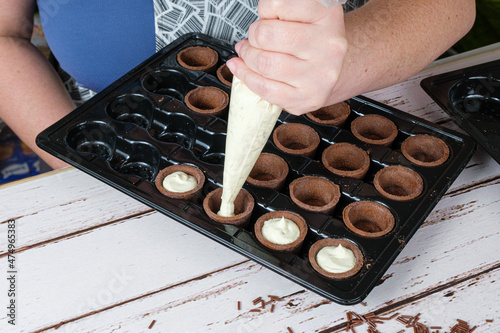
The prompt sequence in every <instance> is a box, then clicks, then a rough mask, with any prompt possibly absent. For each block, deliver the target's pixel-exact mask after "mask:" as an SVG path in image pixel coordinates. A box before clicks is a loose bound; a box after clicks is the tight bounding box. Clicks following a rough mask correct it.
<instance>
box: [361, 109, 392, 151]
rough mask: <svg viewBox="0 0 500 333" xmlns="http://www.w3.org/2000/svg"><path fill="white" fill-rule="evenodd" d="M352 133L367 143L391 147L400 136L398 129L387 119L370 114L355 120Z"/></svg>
mask: <svg viewBox="0 0 500 333" xmlns="http://www.w3.org/2000/svg"><path fill="white" fill-rule="evenodd" d="M351 132H352V134H354V136H355V137H356V138H358V140H361V141H363V142H365V143H368V144H372V145H379V146H386V147H389V146H390V145H391V144H392V142H393V141H394V139H396V136H397V135H398V128H397V127H396V124H394V123H393V122H392V121H391V120H389V119H387V118H386V117H383V116H379V115H376V114H369V115H365V116H361V117H359V118H356V119H354V121H353V122H352V123H351Z"/></svg>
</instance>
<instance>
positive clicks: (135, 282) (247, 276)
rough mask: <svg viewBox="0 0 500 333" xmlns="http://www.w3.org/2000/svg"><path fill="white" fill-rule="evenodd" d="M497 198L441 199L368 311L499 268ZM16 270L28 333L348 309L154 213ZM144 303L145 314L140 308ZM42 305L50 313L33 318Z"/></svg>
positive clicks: (304, 319) (69, 242)
mask: <svg viewBox="0 0 500 333" xmlns="http://www.w3.org/2000/svg"><path fill="white" fill-rule="evenodd" d="M499 190H500V183H499V182H492V183H491V184H488V185H487V186H483V187H479V188H477V189H475V190H474V191H464V192H460V193H457V194H456V195H455V196H453V197H452V196H449V197H447V198H445V199H444V200H443V201H442V202H441V203H440V204H439V205H438V207H437V208H436V211H435V213H433V214H432V215H431V217H430V222H429V223H427V224H426V225H425V226H424V227H423V228H421V229H420V230H419V231H418V232H417V233H416V235H415V236H414V238H413V239H412V240H411V241H410V242H409V243H408V245H407V246H406V248H405V249H404V250H403V252H402V253H401V254H400V256H399V257H398V259H397V260H396V262H395V264H394V265H392V266H391V268H390V269H389V271H388V272H387V275H386V277H385V278H384V282H383V283H382V284H381V285H379V286H378V287H376V288H375V289H374V291H373V292H372V293H371V294H370V295H369V297H368V298H367V300H366V301H367V302H368V304H370V305H371V306H373V307H378V306H387V305H388V304H391V303H393V302H398V301H401V300H404V299H406V298H411V297H415V296H416V295H419V294H421V293H423V292H425V291H426V290H428V289H429V288H431V289H432V288H436V286H439V285H442V284H446V283H449V282H450V281H453V280H456V279H457V278H459V277H464V276H467V275H470V274H471V272H473V273H474V274H475V272H477V270H478V269H479V272H481V271H483V270H488V269H490V268H491V267H492V266H495V265H498V264H499V262H498V256H497V254H496V252H494V251H491V250H488V249H493V248H495V247H496V246H497V244H498V242H499V240H500V237H499V235H500V232H499V231H498V228H497V221H498V220H499V218H498V217H499V216H498V215H499V214H500V210H499V209H498V207H499V203H500V198H499V197H498V196H495V195H493V193H498V191H499ZM444 217H445V218H444ZM434 222H435V223H434ZM443 240H446V241H443ZM61 253H64V254H65V255H64V256H61V255H60V254H61ZM457 258H458V259H460V260H459V261H458V262H457ZM18 260H19V263H20V265H21V267H25V268H23V269H22V271H21V273H22V274H20V278H19V290H20V291H22V294H25V295H30V297H29V298H27V297H26V298H25V297H22V298H20V299H19V302H20V304H19V308H20V309H22V312H23V320H22V322H23V326H22V327H23V328H24V327H26V330H28V331H30V330H34V329H40V328H43V327H47V326H52V325H56V324H57V323H58V322H59V321H68V320H73V319H75V318H78V317H80V316H84V317H82V319H81V320H84V322H80V323H79V325H83V326H80V327H85V329H87V328H88V327H87V326H86V325H87V319H84V318H86V317H85V316H90V319H89V320H90V321H91V322H95V323H96V324H91V326H90V327H94V326H92V325H111V326H110V327H114V326H113V325H115V324H116V323H117V319H116V318H122V319H120V320H125V321H126V322H123V323H121V324H122V325H131V327H132V328H131V331H134V329H135V327H136V326H135V325H136V324H134V323H131V322H128V321H127V320H128V319H130V318H132V319H133V320H132V321H137V322H138V323H139V322H141V325H142V323H143V322H142V321H140V320H139V318H137V316H136V315H137V314H138V313H139V315H138V316H139V317H140V316H145V314H146V313H150V315H148V316H145V317H144V318H146V317H147V321H149V320H150V319H156V318H153V316H152V315H151V314H157V313H162V312H166V316H167V317H166V319H161V318H158V319H157V323H159V322H160V319H161V320H162V321H163V320H164V322H166V323H169V325H177V324H175V323H172V321H173V318H175V317H183V319H182V318H179V319H178V321H179V325H181V324H182V325H188V326H186V327H190V328H191V327H193V328H196V327H198V325H203V326H205V325H209V327H212V326H213V327H214V328H213V330H214V331H217V327H218V328H220V326H219V324H220V323H226V322H227V323H228V324H231V323H232V324H231V325H236V326H232V327H233V328H235V329H239V328H238V327H242V328H241V329H246V328H245V327H246V326H247V325H250V324H251V323H255V322H258V321H257V318H258V316H257V314H247V315H244V316H243V315H241V314H240V313H237V312H235V313H232V312H231V316H232V318H228V311H229V310H227V305H226V303H228V304H231V305H229V306H230V308H231V311H232V309H233V307H234V309H236V302H237V301H238V300H240V301H242V303H243V304H244V306H245V309H247V306H248V304H249V302H250V301H251V300H253V299H254V298H256V297H258V296H266V295H270V294H273V295H275V294H277V295H278V296H283V295H292V296H290V297H288V298H287V302H289V301H292V302H291V303H290V304H289V305H288V306H286V307H285V308H286V309H287V310H286V311H287V312H286V313H287V314H286V315H283V316H282V315H279V316H280V317H279V318H280V319H279V320H278V319H276V317H275V316H274V314H273V315H272V316H269V319H268V321H269V322H272V323H271V324H270V325H277V326H273V327H276V328H278V326H279V327H282V326H285V325H289V323H290V322H292V323H299V324H301V325H302V324H303V323H304V325H309V324H306V323H308V322H312V323H313V324H314V325H313V324H310V325H312V326H314V327H321V326H323V325H326V324H325V323H328V325H331V320H332V319H331V318H332V317H334V318H342V317H343V316H344V312H345V311H346V309H352V308H351V307H349V308H346V307H342V306H339V305H336V304H332V305H329V306H327V307H326V306H325V305H328V304H329V303H330V302H325V300H324V299H323V298H321V297H319V296H317V295H315V294H313V293H311V292H300V291H301V290H302V288H301V287H299V286H298V285H296V284H295V283H293V282H291V281H289V280H287V279H285V278H283V277H281V276H278V275H277V274H275V273H273V272H271V271H269V270H267V269H265V268H263V267H262V266H260V265H258V264H255V263H253V262H249V261H247V260H246V259H244V258H243V257H242V256H240V255H238V254H236V253H234V252H233V251H231V250H229V249H226V248H224V247H223V246H221V245H218V244H216V243H215V242H213V241H211V240H209V239H207V238H206V237H203V236H202V235H199V234H197V233H194V232H191V231H190V230H189V229H187V228H186V227H184V226H182V225H180V224H178V223H176V222H169V221H166V220H165V219H164V218H163V216H162V215H161V214H158V213H150V214H146V215H144V216H140V217H137V218H134V219H129V220H126V221H124V222H122V223H119V224H113V225H107V226H104V227H101V228H96V229H92V230H90V231H89V232H88V233H85V234H81V235H77V236H75V237H73V238H68V239H63V240H58V241H57V242H52V243H49V244H47V245H46V246H44V247H38V248H33V249H30V250H29V251H25V252H22V253H19V254H18ZM120 276H121V280H120V279H119V277H120ZM82 281H85V283H82ZM120 281H121V282H120ZM226 292H227V293H226ZM150 299H154V302H153V304H150V303H148V302H149V300H150ZM481 301H482V300H481V299H480V298H478V299H476V302H481ZM40 303H42V304H50V306H47V307H44V308H43V309H40ZM296 303H300V304H301V306H300V307H298V305H297V304H296ZM186 304H189V307H187V308H186V307H185V305H186ZM359 306H360V305H358V306H357V307H358V308H359ZM129 307H130V309H132V310H130V311H129V310H128V309H129ZM75 309H76V311H75ZM139 309H140V310H139ZM309 310H310V311H309ZM141 311H142V312H141ZM311 311H312V312H311ZM109 313H111V314H109ZM187 313H192V314H193V317H190V316H187V315H186V314H187ZM108 315H109V317H108ZM487 315H488V316H489V315H490V313H487ZM170 316H173V317H170ZM187 317H189V318H190V319H189V320H187V319H186V318H187ZM127 318H128V319H127ZM252 318H253V320H252ZM311 318H314V320H313V319H311ZM84 323H85V324H84ZM146 324H147V323H146ZM216 324H217V325H216ZM137 325H138V324H137ZM266 325H267V321H266ZM312 326H311V327H312ZM105 327H106V326H96V329H97V328H99V329H100V328H105ZM155 327H156V324H155ZM160 327H161V325H158V328H160ZM173 327H180V326H173ZM308 327H309V326H308ZM285 328H286V326H285ZM194 330H195V331H196V329H194ZM105 331H106V330H105ZM173 331H175V330H173Z"/></svg>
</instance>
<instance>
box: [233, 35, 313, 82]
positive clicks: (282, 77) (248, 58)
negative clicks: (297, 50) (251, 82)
mask: <svg viewBox="0 0 500 333" xmlns="http://www.w3.org/2000/svg"><path fill="white" fill-rule="evenodd" d="M236 52H237V53H238V55H239V56H240V58H242V59H244V61H245V65H246V66H248V68H249V69H250V70H252V71H254V72H257V73H259V74H260V75H262V76H263V77H265V78H267V79H271V80H275V81H281V82H287V83H288V84H289V85H292V86H297V85H299V82H300V80H301V76H302V74H303V73H304V72H305V71H306V70H307V69H308V67H309V65H308V64H307V63H306V62H305V61H303V60H302V59H299V58H297V57H295V56H293V55H290V54H287V53H280V52H271V51H267V50H262V49H258V48H255V47H252V46H251V45H250V43H249V42H248V41H247V40H242V41H241V42H239V43H238V44H237V45H236ZM291 69H293V70H291Z"/></svg>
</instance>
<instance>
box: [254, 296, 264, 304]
mask: <svg viewBox="0 0 500 333" xmlns="http://www.w3.org/2000/svg"><path fill="white" fill-rule="evenodd" d="M261 300H262V297H257V298H256V299H254V300H253V301H252V303H253V305H255V304H257V303H259V302H260V301H261Z"/></svg>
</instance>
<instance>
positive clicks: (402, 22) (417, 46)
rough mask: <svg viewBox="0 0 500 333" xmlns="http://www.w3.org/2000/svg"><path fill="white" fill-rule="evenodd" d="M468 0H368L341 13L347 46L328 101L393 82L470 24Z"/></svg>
mask: <svg viewBox="0 0 500 333" xmlns="http://www.w3.org/2000/svg"><path fill="white" fill-rule="evenodd" d="M474 17H475V2H474V1H473V0H454V1H450V0H434V1H424V0H420V1H401V0H371V1H369V2H368V3H367V4H366V5H365V6H363V7H361V8H359V9H357V10H355V11H352V12H350V13H348V14H346V15H345V25H346V34H347V41H348V49H347V53H346V56H345V59H344V64H343V67H342V70H341V73H340V76H339V80H338V82H337V84H336V87H335V89H334V93H333V94H332V96H331V99H330V103H336V102H339V101H341V100H345V99H347V98H350V97H352V96H353V95H359V94H363V93H366V92H369V91H373V90H377V89H380V88H383V87H387V86H390V85H393V84H395V83H397V82H400V81H403V80H406V79H408V78H409V77H411V76H413V75H414V74H416V73H417V72H419V71H420V70H421V69H422V68H424V67H425V66H427V65H428V64H429V63H431V62H432V61H433V60H435V59H436V58H437V57H439V56H440V55H441V54H443V53H444V52H445V51H446V50H447V49H448V48H450V47H451V46H452V45H453V44H454V43H455V42H456V41H458V40H459V39H460V38H461V37H462V36H463V35H465V34H466V33H467V31H468V30H469V29H470V28H471V26H472V24H473V22H474Z"/></svg>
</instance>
